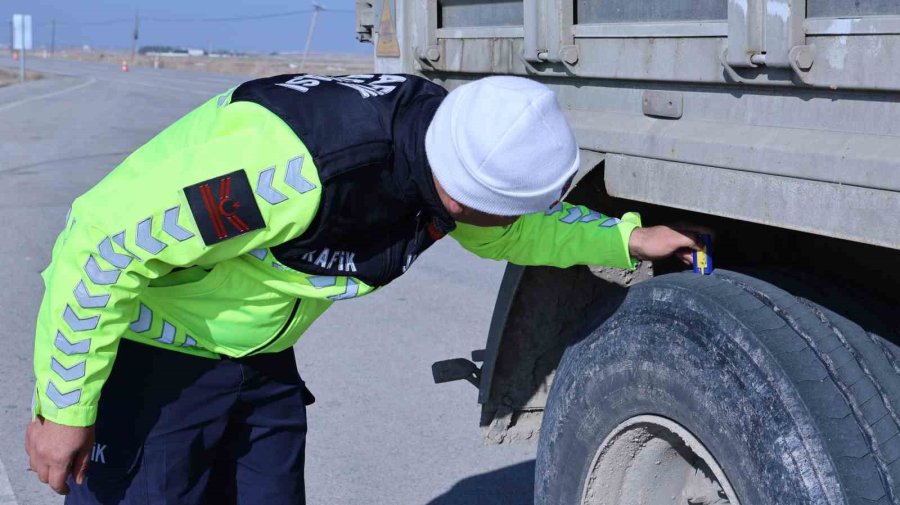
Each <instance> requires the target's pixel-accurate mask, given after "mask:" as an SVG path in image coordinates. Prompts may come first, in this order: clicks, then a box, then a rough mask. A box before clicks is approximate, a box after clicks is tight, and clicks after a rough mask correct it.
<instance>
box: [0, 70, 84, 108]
mask: <svg viewBox="0 0 900 505" xmlns="http://www.w3.org/2000/svg"><path fill="white" fill-rule="evenodd" d="M95 82H97V79H96V78H94V77H90V78H89V79H88V80H87V81H85V82H83V83H81V84H79V85H77V86H73V87H71V88H65V89H60V90H57V91H53V92H51V93H44V94H43V95H36V96H30V97H28V98H23V99H21V100H16V101H15V102H10V103H7V104H3V105H0V111H4V110H7V109H12V108H13V107H18V106H19V105H22V104H26V103H29V102H33V101H35V100H43V99H44V98H51V97H54V96H59V95H62V94H65V93H71V92H72V91H76V90H79V89H81V88H84V87H87V86H90V85H91V84H94V83H95Z"/></svg>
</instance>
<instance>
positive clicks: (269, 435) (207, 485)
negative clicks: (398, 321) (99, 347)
mask: <svg viewBox="0 0 900 505" xmlns="http://www.w3.org/2000/svg"><path fill="white" fill-rule="evenodd" d="M312 401H313V398H312V395H311V394H310V393H309V390H307V389H306V386H305V385H304V383H303V381H302V380H301V379H300V375H299V374H298V373H297V365H296V362H295V360H294V354H293V351H292V350H291V349H288V350H286V351H283V352H280V353H275V354H261V355H258V356H251V357H248V358H242V359H222V360H212V359H207V358H198V357H194V356H188V355H185V354H181V353H178V352H174V351H167V350H163V349H157V348H153V347H150V346H146V345H142V344H137V343H134V342H130V341H122V342H121V344H120V345H119V352H118V355H117V357H116V361H115V364H114V366H113V369H112V373H111V375H110V377H109V380H108V381H107V382H106V384H105V385H104V387H103V392H102V395H101V399H100V406H99V413H98V416H97V423H96V435H97V442H96V444H95V445H94V449H93V452H92V455H91V460H92V461H91V465H90V468H89V470H88V473H87V479H86V480H85V482H84V483H83V484H82V485H81V486H79V485H76V484H75V483H74V481H72V479H71V477H70V478H69V487H70V489H71V492H70V494H69V495H68V496H67V497H66V504H67V505H98V504H103V505H108V504H123V505H200V504H209V505H229V504H240V505H249V504H264V505H303V504H304V503H305V501H306V500H305V495H304V482H303V460H304V450H305V445H306V405H308V404H310V403H312Z"/></svg>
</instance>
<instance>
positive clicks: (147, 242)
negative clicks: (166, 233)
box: [134, 217, 166, 254]
mask: <svg viewBox="0 0 900 505" xmlns="http://www.w3.org/2000/svg"><path fill="white" fill-rule="evenodd" d="M152 232H153V218H152V217H148V218H147V219H144V220H143V221H141V222H140V223H138V224H137V233H136V235H135V237H134V243H135V244H136V245H137V246H138V247H140V248H141V249H143V250H145V251H147V252H148V253H150V254H159V252H160V251H162V250H163V249H165V248H166V243H165V242H163V241H161V240H159V239H157V238H156V237H154V236H153V235H151V233H152Z"/></svg>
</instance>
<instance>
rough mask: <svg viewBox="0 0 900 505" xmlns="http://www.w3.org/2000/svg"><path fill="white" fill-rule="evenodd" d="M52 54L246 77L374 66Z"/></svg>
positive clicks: (360, 61) (328, 58)
mask: <svg viewBox="0 0 900 505" xmlns="http://www.w3.org/2000/svg"><path fill="white" fill-rule="evenodd" d="M36 56H37V57H40V56H39V55H36ZM54 57H55V58H63V59H69V60H80V61H92V62H100V63H112V64H121V63H122V61H125V60H127V61H128V63H129V65H131V66H140V67H155V68H172V69H180V70H197V71H201V72H212V73H217V74H231V75H243V76H248V77H262V76H267V75H277V74H290V73H299V72H306V73H311V74H324V75H342V74H365V73H371V72H372V71H373V69H374V60H373V57H372V56H367V55H355V54H349V55H348V54H310V55H309V58H307V60H306V64H303V62H302V60H303V56H302V55H289V56H288V55H278V56H262V55H258V56H256V55H254V56H222V57H218V56H212V57H211V56H152V55H137V56H135V58H134V60H133V61H132V60H131V57H130V54H128V53H126V52H116V51H99V50H94V51H90V52H85V51H81V50H61V51H57V52H56V53H55V54H54Z"/></svg>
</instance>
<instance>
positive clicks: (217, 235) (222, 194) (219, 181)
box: [184, 170, 266, 245]
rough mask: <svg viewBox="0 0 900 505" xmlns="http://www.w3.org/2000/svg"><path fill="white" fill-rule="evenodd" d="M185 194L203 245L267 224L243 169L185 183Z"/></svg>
mask: <svg viewBox="0 0 900 505" xmlns="http://www.w3.org/2000/svg"><path fill="white" fill-rule="evenodd" d="M184 195H185V196H186V197H187V200H188V205H190V207H191V214H193V216H194V221H195V222H196V223H197V228H198V229H199V230H200V236H201V237H202V238H203V243H205V244H206V245H213V244H216V243H219V242H221V241H223V240H227V239H229V238H234V237H237V236H240V235H243V234H244V233H247V232H250V231H253V230H258V229H260V228H264V227H265V226H266V223H265V221H264V220H263V217H262V214H261V213H260V212H259V206H257V205H256V199H255V198H254V196H253V190H252V189H251V187H250V182H249V181H248V180H247V174H246V172H244V171H243V170H238V171H236V172H232V173H230V174H225V175H223V176H221V177H216V178H214V179H210V180H208V181H203V182H200V183H197V184H194V185H193V186H188V187H186V188H184Z"/></svg>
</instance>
